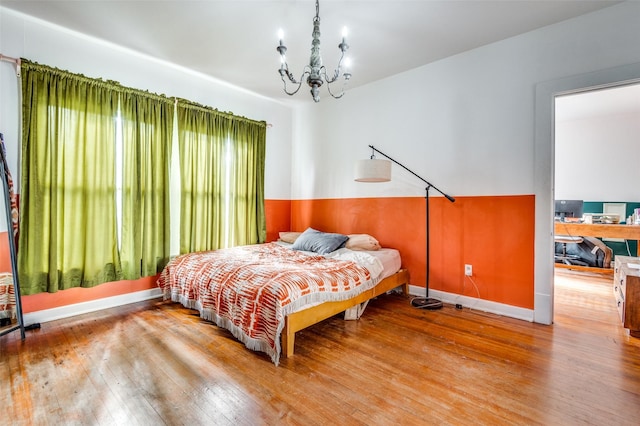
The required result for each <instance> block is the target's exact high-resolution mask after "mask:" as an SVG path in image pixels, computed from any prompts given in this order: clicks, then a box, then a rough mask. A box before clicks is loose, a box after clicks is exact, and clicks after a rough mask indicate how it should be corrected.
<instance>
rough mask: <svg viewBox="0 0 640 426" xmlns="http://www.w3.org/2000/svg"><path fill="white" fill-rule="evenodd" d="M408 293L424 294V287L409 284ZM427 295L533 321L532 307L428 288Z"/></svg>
mask: <svg viewBox="0 0 640 426" xmlns="http://www.w3.org/2000/svg"><path fill="white" fill-rule="evenodd" d="M409 294H411V295H412V296H424V295H425V289H424V287H418V286H415V285H410V286H409ZM429 297H433V298H435V299H439V300H441V301H442V302H444V303H450V304H452V305H456V304H459V305H462V306H463V307H464V308H470V309H475V310H477V311H482V312H491V313H493V314H497V315H502V316H505V317H510V318H516V319H520V320H524V321H529V322H533V319H534V316H533V309H525V308H519V307H517V306H511V305H505V304H504V303H498V302H492V301H490V300H483V299H477V298H475V297H469V296H462V295H460V294H455V293H447V292H444V291H438V290H433V289H429Z"/></svg>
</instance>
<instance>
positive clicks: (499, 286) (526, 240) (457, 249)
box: [291, 195, 535, 309]
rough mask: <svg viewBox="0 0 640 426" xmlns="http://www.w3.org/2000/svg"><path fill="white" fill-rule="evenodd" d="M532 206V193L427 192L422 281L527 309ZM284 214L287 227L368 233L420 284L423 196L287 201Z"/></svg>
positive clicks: (531, 290) (530, 290) (531, 267)
mask: <svg viewBox="0 0 640 426" xmlns="http://www.w3.org/2000/svg"><path fill="white" fill-rule="evenodd" d="M534 207H535V206H534V196H533V195H523V196H496V197H493V196H487V197H458V198H456V202H455V203H451V202H449V201H448V200H447V199H445V198H443V197H431V198H430V200H429V209H430V215H429V216H430V227H429V228H430V233H431V238H430V241H431V246H430V252H431V257H430V269H431V274H430V281H429V288H431V289H436V290H441V291H445V292H448V293H455V294H463V295H466V296H471V297H478V292H479V296H480V298H481V299H486V300H491V301H494V302H499V303H504V304H508V305H513V306H518V307H522V308H527V309H533V299H534V287H533V286H534V283H533V270H534ZM291 218H292V220H291V230H292V231H303V230H304V229H306V228H307V227H308V226H311V227H313V228H316V229H318V230H322V231H326V232H340V233H345V234H348V233H367V234H371V235H373V236H374V237H375V238H377V239H378V240H379V241H380V243H381V244H382V245H383V246H386V247H393V248H397V249H398V250H399V251H400V254H401V256H402V262H403V266H404V267H406V268H408V269H409V272H410V274H411V283H412V284H413V285H418V286H422V287H424V286H425V266H426V265H425V263H426V262H425V258H426V256H425V229H426V224H425V199H424V197H408V198H348V199H323V200H294V201H292V202H291ZM464 264H471V265H472V266H473V276H472V279H473V282H474V283H475V285H476V286H477V287H478V292H476V289H475V287H474V286H473V284H472V282H471V280H469V279H468V278H465V276H464Z"/></svg>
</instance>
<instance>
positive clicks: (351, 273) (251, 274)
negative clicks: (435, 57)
mask: <svg viewBox="0 0 640 426" xmlns="http://www.w3.org/2000/svg"><path fill="white" fill-rule="evenodd" d="M370 278H371V276H370V274H369V271H368V270H367V269H366V268H365V267H363V266H360V265H358V264H356V263H354V262H351V261H344V260H336V259H327V258H325V257H323V256H309V255H306V254H304V253H302V252H300V251H296V250H292V249H289V248H285V247H282V246H281V245H279V244H277V243H267V244H255V245H249V246H240V247H233V248H227V249H221V250H215V251H208V252H199V253H188V254H184V255H181V256H178V257H176V258H175V259H173V260H171V261H170V262H169V264H168V265H167V266H166V267H165V268H164V270H163V271H162V274H160V278H159V279H158V286H159V287H160V288H161V289H162V291H163V294H164V298H165V299H171V300H173V301H174V302H180V303H182V304H183V305H184V306H186V307H188V308H194V309H197V310H198V311H199V312H200V316H201V317H203V318H204V319H207V320H210V321H214V322H215V323H216V324H217V325H218V326H220V327H224V328H226V329H228V330H229V331H231V333H232V334H233V335H234V336H235V337H236V338H238V339H239V340H240V341H242V342H243V343H244V344H245V345H246V346H247V347H248V348H249V349H253V350H259V351H263V352H266V353H267V354H269V355H270V356H271V360H272V361H273V362H274V363H275V364H276V365H278V360H279V358H280V333H281V331H282V328H283V327H284V318H285V316H286V315H288V314H290V313H292V312H295V311H297V310H299V309H301V308H302V307H304V306H308V305H309V304H315V303H322V302H331V301H341V300H346V299H350V298H352V297H354V296H356V295H358V294H360V293H362V292H363V291H365V290H367V289H368V288H371V285H372V282H371V280H370Z"/></svg>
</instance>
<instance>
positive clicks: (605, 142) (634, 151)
mask: <svg viewBox="0 0 640 426" xmlns="http://www.w3.org/2000/svg"><path fill="white" fill-rule="evenodd" d="M555 148H556V160H555V163H556V167H555V196H556V198H557V199H576V200H585V201H630V202H637V201H640V166H639V165H640V113H628V114H615V115H606V116H597V117H589V118H583V119H576V120H569V121H559V122H556V143H555Z"/></svg>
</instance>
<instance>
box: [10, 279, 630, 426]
mask: <svg viewBox="0 0 640 426" xmlns="http://www.w3.org/2000/svg"><path fill="white" fill-rule="evenodd" d="M610 283H611V277H609V276H605V277H599V276H597V275H593V276H592V275H588V274H576V273H572V272H570V271H561V272H557V274H556V305H555V306H556V315H555V323H554V325H553V326H544V325H539V324H533V323H529V322H525V321H519V320H515V319H510V318H505V317H500V316H497V315H493V314H488V313H483V312H478V311H473V310H469V309H466V308H465V309H463V310H456V309H455V308H454V307H452V306H445V308H444V309H442V310H440V311H421V310H417V309H415V308H412V307H411V306H410V304H409V299H408V298H406V297H404V296H401V295H385V296H382V297H380V298H378V299H376V300H374V301H372V302H371V303H370V304H369V307H368V308H367V310H366V311H365V313H364V316H363V317H362V318H361V319H360V320H359V321H348V322H346V321H343V320H341V319H339V318H337V317H334V318H331V319H329V320H326V321H324V322H322V323H320V324H317V325H315V326H313V327H310V328H308V329H306V330H304V331H302V332H300V333H298V337H297V339H296V348H295V350H296V354H295V355H294V356H293V357H292V358H288V359H283V360H282V361H281V363H280V366H278V367H276V366H275V365H273V364H272V363H271V361H270V360H269V358H268V357H267V356H266V355H264V354H261V353H257V352H252V351H250V350H248V349H246V348H245V347H244V346H243V345H242V344H241V343H239V342H238V341H237V340H236V339H235V338H233V337H232V336H231V334H230V333H228V332H227V331H225V330H222V329H219V328H217V327H216V326H215V325H212V324H211V323H208V322H206V321H203V320H201V319H200V318H199V317H198V316H197V314H196V313H195V312H194V311H189V310H187V309H184V308H183V307H181V306H180V305H178V304H175V303H170V302H168V303H165V302H161V301H159V300H154V301H150V302H144V303H137V304H132V305H127V306H124V307H119V308H115V309H109V310H105V311H101V312H97V313H91V314H86V315H81V316H77V317H73V318H68V319H63V320H58V321H52V322H48V323H44V324H42V328H41V329H40V330H34V331H29V332H27V338H26V340H25V341H21V340H20V338H19V333H12V334H10V335H7V336H3V337H2V338H0V378H1V380H2V381H1V383H2V385H1V393H0V409H1V411H0V423H1V424H16V425H32V424H33V425H49V424H51V425H54V424H55V425H60V424H65V425H69V424H77V425H152V424H153V425H161V424H167V425H182V424H185V425H186V424H188V425H198V424H213V425H218V424H219V425H279V424H294V425H325V424H340V425H391V424H402V425H419V424H442V425H447V424H450V425H502V424H505V425H514V424H516V425H536V424H540V425H576V424H593V425H605V424H611V425H613V424H615V425H636V424H638V421H639V420H638V417H639V416H640V339H634V338H631V337H629V336H628V334H627V333H626V331H625V330H624V329H623V328H622V326H621V325H620V323H619V321H618V319H617V311H616V308H615V306H614V300H613V294H612V291H611V284H610Z"/></svg>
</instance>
